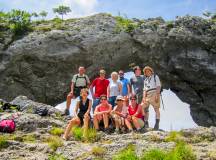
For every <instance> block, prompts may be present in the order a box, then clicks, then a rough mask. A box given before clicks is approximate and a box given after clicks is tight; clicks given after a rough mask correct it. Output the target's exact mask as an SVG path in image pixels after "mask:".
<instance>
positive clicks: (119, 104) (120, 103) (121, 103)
mask: <svg viewBox="0 0 216 160" xmlns="http://www.w3.org/2000/svg"><path fill="white" fill-rule="evenodd" d="M116 102H117V105H118V106H121V105H123V102H124V101H123V100H121V99H118V100H116Z"/></svg>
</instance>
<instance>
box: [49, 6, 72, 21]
mask: <svg viewBox="0 0 216 160" xmlns="http://www.w3.org/2000/svg"><path fill="white" fill-rule="evenodd" d="M53 12H54V13H58V14H59V15H61V16H62V20H63V16H64V15H66V14H67V13H69V12H71V9H70V7H68V6H63V5H60V6H58V7H57V8H53Z"/></svg>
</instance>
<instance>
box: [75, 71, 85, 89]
mask: <svg viewBox="0 0 216 160" xmlns="http://www.w3.org/2000/svg"><path fill="white" fill-rule="evenodd" d="M78 78H84V79H85V82H86V87H87V78H86V75H85V74H84V77H79V74H77V75H76V80H75V83H74V87H76V82H77V79H78Z"/></svg>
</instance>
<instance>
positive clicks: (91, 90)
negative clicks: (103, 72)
mask: <svg viewBox="0 0 216 160" xmlns="http://www.w3.org/2000/svg"><path fill="white" fill-rule="evenodd" d="M94 86H95V80H94V81H93V82H92V84H91V85H90V92H91V95H92V98H93V99H94V98H95V97H94V93H93V88H94Z"/></svg>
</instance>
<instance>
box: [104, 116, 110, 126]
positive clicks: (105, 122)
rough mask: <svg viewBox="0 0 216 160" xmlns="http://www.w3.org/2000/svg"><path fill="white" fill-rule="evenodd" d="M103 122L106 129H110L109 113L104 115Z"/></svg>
mask: <svg viewBox="0 0 216 160" xmlns="http://www.w3.org/2000/svg"><path fill="white" fill-rule="evenodd" d="M103 122H104V128H108V126H109V114H107V113H105V114H103Z"/></svg>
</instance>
